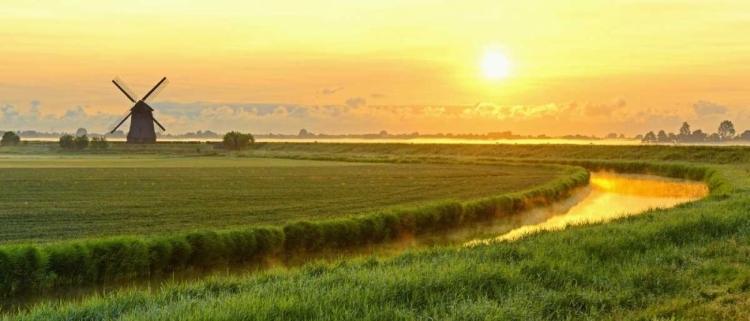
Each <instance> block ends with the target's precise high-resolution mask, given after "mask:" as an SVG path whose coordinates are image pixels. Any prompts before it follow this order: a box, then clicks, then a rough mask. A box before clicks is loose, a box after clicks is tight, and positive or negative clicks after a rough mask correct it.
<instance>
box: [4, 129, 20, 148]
mask: <svg viewBox="0 0 750 321" xmlns="http://www.w3.org/2000/svg"><path fill="white" fill-rule="evenodd" d="M20 142H21V137H19V136H18V134H16V133H14V132H12V131H7V132H5V133H3V138H2V140H0V144H2V145H3V146H11V145H18V143H20Z"/></svg>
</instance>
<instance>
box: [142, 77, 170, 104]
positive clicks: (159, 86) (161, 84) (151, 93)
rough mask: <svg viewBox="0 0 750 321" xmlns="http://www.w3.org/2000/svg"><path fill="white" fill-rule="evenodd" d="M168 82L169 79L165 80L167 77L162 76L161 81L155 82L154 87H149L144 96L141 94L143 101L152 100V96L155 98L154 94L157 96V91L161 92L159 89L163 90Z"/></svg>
mask: <svg viewBox="0 0 750 321" xmlns="http://www.w3.org/2000/svg"><path fill="white" fill-rule="evenodd" d="M168 84H169V80H167V77H164V78H162V79H161V81H159V83H158V84H156V86H154V88H153V89H151V91H149V92H148V94H146V96H143V101H145V102H151V101H152V100H154V98H156V96H158V95H159V93H161V91H162V90H164V87H166V86H167V85H168Z"/></svg>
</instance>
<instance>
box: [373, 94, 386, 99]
mask: <svg viewBox="0 0 750 321" xmlns="http://www.w3.org/2000/svg"><path fill="white" fill-rule="evenodd" d="M385 97H386V95H384V94H379V93H372V94H370V98H372V99H380V98H385Z"/></svg>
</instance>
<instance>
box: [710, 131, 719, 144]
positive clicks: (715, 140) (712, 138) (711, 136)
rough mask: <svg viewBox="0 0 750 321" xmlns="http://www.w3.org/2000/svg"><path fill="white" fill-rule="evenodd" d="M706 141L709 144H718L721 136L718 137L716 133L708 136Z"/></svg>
mask: <svg viewBox="0 0 750 321" xmlns="http://www.w3.org/2000/svg"><path fill="white" fill-rule="evenodd" d="M707 141H709V142H720V141H721V136H719V134H718V133H713V134H711V135H708V139H707Z"/></svg>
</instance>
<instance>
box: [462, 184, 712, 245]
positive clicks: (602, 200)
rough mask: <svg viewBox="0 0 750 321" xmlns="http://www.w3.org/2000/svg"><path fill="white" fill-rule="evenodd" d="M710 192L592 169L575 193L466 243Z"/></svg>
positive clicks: (506, 237)
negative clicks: (503, 229)
mask: <svg viewBox="0 0 750 321" xmlns="http://www.w3.org/2000/svg"><path fill="white" fill-rule="evenodd" d="M706 195H708V187H707V186H706V185H705V184H704V183H701V182H691V181H685V180H676V179H667V178H661V177H655V176H646V175H616V174H607V173H593V174H592V175H591V181H590V184H589V185H588V186H586V187H584V188H582V189H580V190H579V191H577V192H576V193H575V194H574V196H573V197H571V198H569V199H567V200H565V201H562V202H559V203H556V204H553V205H552V206H548V207H544V208H538V209H533V210H530V211H528V212H526V213H523V214H522V215H517V216H515V217H514V218H510V219H509V220H508V221H506V222H496V223H494V224H493V225H499V226H503V225H505V226H506V228H508V230H507V231H506V232H504V233H501V234H499V235H497V236H495V237H492V238H485V239H474V240H471V241H469V242H466V245H476V244H482V243H489V242H493V241H505V240H507V241H512V240H515V239H518V238H520V237H523V236H525V235H529V234H531V233H534V232H538V231H541V230H560V229H564V228H566V227H567V226H572V225H580V224H587V223H596V222H608V221H611V220H614V219H617V218H621V217H626V216H631V215H637V214H640V213H643V212H645V211H648V210H650V209H656V208H669V207H674V206H676V205H678V204H682V203H686V202H691V201H695V200H698V199H700V198H703V197H705V196H706Z"/></svg>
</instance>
